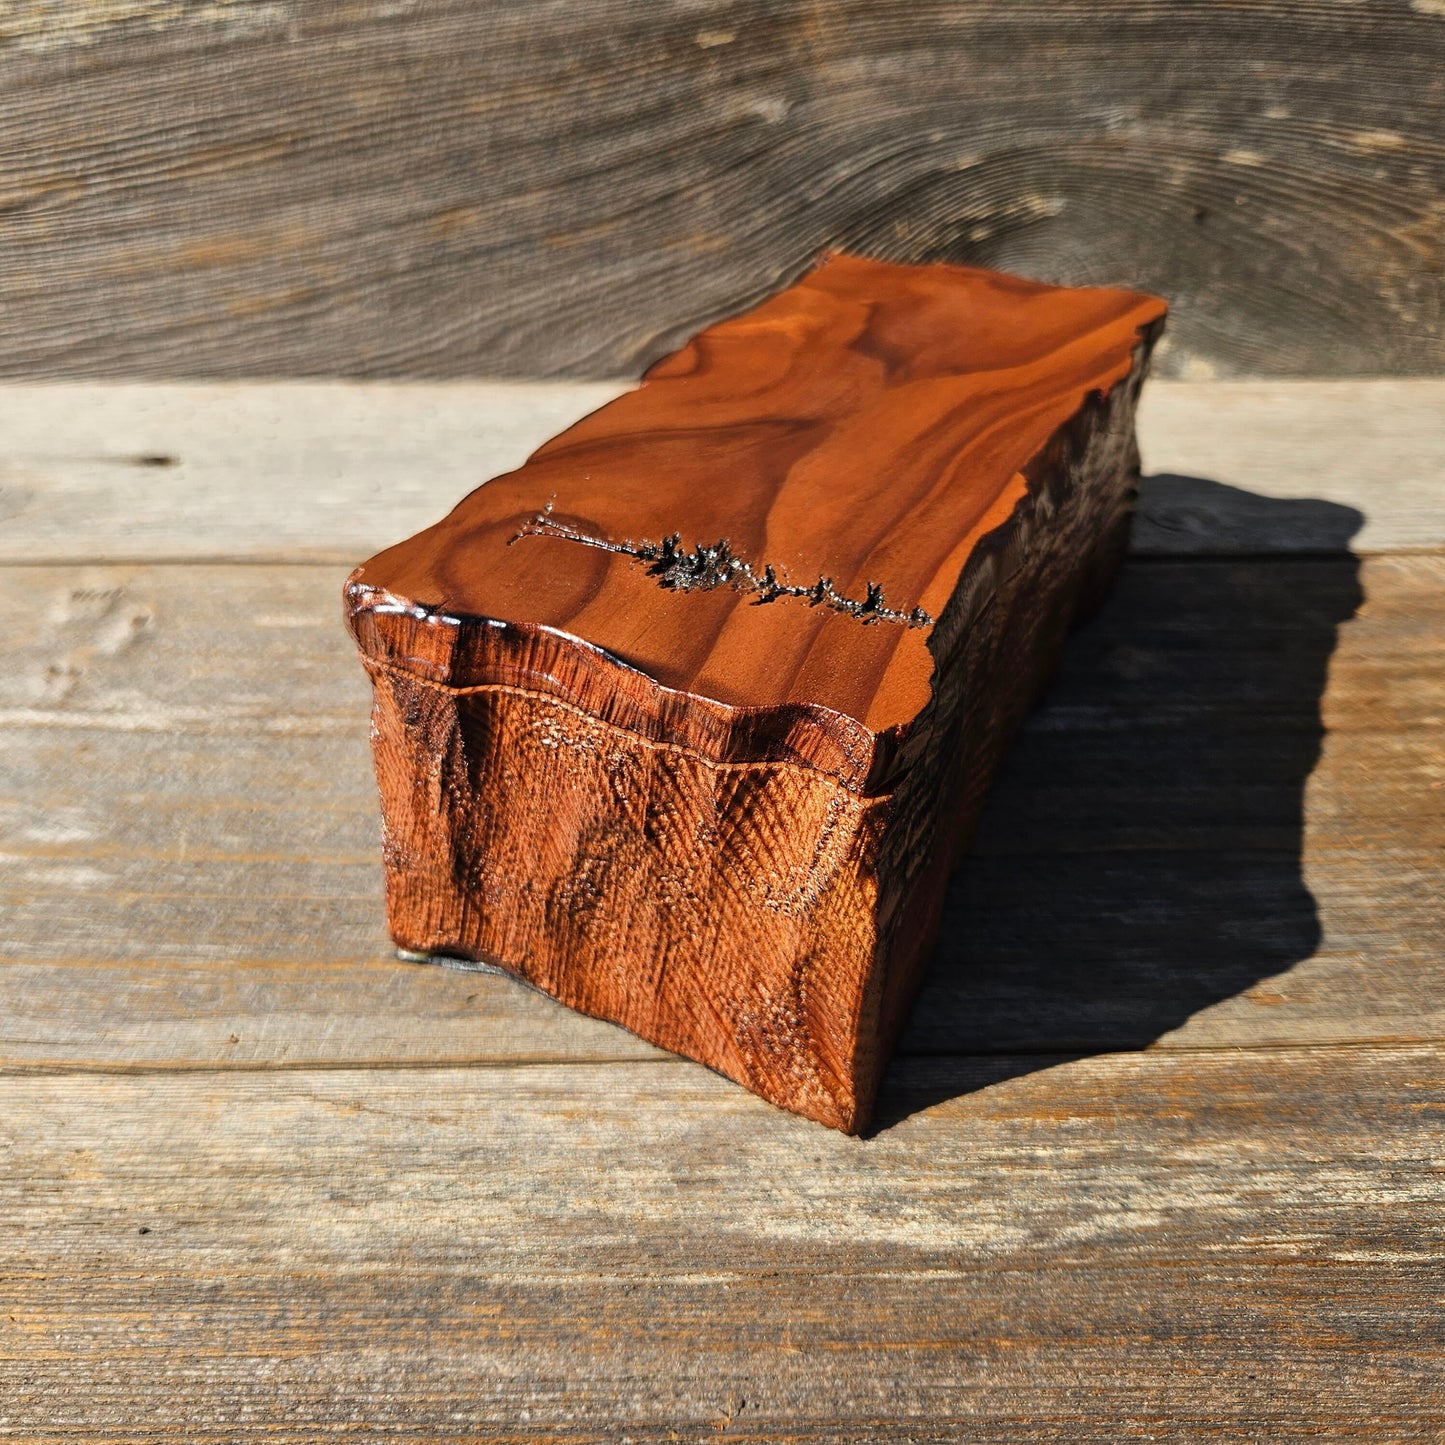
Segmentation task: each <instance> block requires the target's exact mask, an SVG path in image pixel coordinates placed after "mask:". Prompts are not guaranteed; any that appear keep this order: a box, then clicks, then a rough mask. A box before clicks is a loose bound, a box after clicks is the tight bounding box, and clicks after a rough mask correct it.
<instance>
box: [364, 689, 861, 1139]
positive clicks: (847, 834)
mask: <svg viewBox="0 0 1445 1445" xmlns="http://www.w3.org/2000/svg"><path fill="white" fill-rule="evenodd" d="M372 672H373V679H374V683H375V710H374V726H373V742H374V750H375V759H376V767H377V775H378V780H379V782H380V786H381V795H382V800H383V815H384V840H385V847H384V853H385V861H386V876H387V905H388V914H389V921H390V926H391V931H392V935H393V937H394V938H395V939H396V941H397V942H398V943H399V944H400V945H402V946H403V947H405V948H408V949H413V950H416V951H419V952H428V953H444V954H454V955H459V956H462V957H466V958H472V959H480V960H485V961H487V962H490V963H494V964H496V965H498V966H500V967H502V968H504V969H506V970H507V971H508V972H511V973H514V974H516V975H517V976H518V977H520V978H522V979H525V980H526V981H527V982H528V983H531V984H533V985H535V986H536V987H538V988H540V989H542V990H544V991H545V992H547V993H549V994H551V995H553V996H554V997H555V998H558V999H560V1000H561V1001H562V1002H563V1003H566V1004H568V1005H570V1006H571V1007H573V1008H576V1009H580V1010H582V1011H583V1012H585V1013H589V1014H593V1015H596V1016H598V1017H601V1018H605V1019H611V1020H613V1021H614V1022H617V1023H620V1024H622V1025H624V1026H625V1027H626V1028H629V1029H631V1030H632V1031H633V1032H634V1033H637V1034H639V1035H641V1036H642V1037H643V1038H646V1039H649V1040H651V1041H652V1042H654V1043H657V1044H660V1045H662V1046H663V1047H665V1048H669V1049H674V1050H676V1051H677V1052H679V1053H683V1054H687V1055H688V1056H690V1057H692V1058H695V1059H699V1060H701V1061H702V1062H704V1063H707V1064H709V1065H711V1066H712V1067H714V1068H716V1069H718V1070H720V1071H721V1072H722V1073H724V1074H727V1075H729V1076H730V1077H732V1078H734V1079H737V1080H738V1081H739V1082H741V1083H743V1084H745V1085H747V1086H748V1087H749V1088H750V1089H753V1090H754V1091H755V1092H757V1093H759V1094H761V1095H763V1096H764V1097H765V1098H768V1099H770V1100H772V1101H773V1102H774V1103H777V1104H780V1105H782V1106H783V1107H785V1108H788V1109H792V1110H794V1111H796V1112H798V1113H802V1114H806V1115H808V1116H809V1117H811V1118H815V1119H818V1120H820V1121H821V1122H824V1123H829V1124H832V1125H834V1126H836V1127H840V1128H851V1127H853V1124H854V1121H855V1117H856V1110H857V1092H856V1087H855V1081H854V1078H853V1074H852V1068H853V1061H854V1055H855V1052H856V1051H855V1047H854V1039H855V1034H856V1030H857V1026H858V1015H859V1009H860V1007H861V1002H862V997H863V992H864V987H865V982H866V978H867V975H868V973H869V971H870V969H871V967H872V964H873V960H874V957H875V954H876V932H875V908H876V901H877V888H876V884H875V881H874V875H875V855H876V841H877V827H878V822H879V819H880V817H881V815H882V810H883V804H882V802H881V801H880V800H878V799H868V798H865V797H863V796H861V795H859V794H857V793H855V792H851V791H849V790H848V789H847V788H845V787H843V786H841V785H840V784H839V782H838V781H837V779H836V778H832V777H829V776H828V775H826V774H823V773H820V772H818V771H817V770H815V769H811V768H807V767H804V766H800V765H797V764H789V763H776V762H771V763H770V762H761V763H759V762H751V763H718V762H716V761H713V760H709V759H705V758H703V757H702V756H700V755H699V754H697V753H696V752H694V751H692V750H690V749H687V748H682V747H676V746H670V745H665V744H658V743H657V742H655V741H653V740H650V739H647V738H643V737H640V736H638V735H637V734H634V733H630V732H627V731H624V730H622V729H619V728H616V727H614V726H611V725H609V724H607V723H604V722H601V721H600V720H599V719H597V718H595V717H592V716H590V715H589V714H587V713H585V712H583V711H582V710H580V709H578V708H575V707H573V706H571V705H568V704H565V703H562V702H560V701H559V700H557V699H555V698H551V697H547V696H544V695H539V694H536V693H531V692H528V691H526V690H523V689H518V688H511V687H506V686H497V687H476V688H469V689H453V688H449V687H446V686H442V685H438V684H436V683H432V682H428V681H425V680H423V679H419V678H417V677H416V676H414V675H412V674H410V673H407V672H405V671H402V670H400V669H394V668H387V667H382V666H378V665H376V664H375V663H373V664H372Z"/></svg>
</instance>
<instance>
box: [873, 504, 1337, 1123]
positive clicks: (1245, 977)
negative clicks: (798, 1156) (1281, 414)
mask: <svg viewBox="0 0 1445 1445" xmlns="http://www.w3.org/2000/svg"><path fill="white" fill-rule="evenodd" d="M1363 521H1364V518H1363V517H1362V516H1361V515H1360V513H1359V512H1357V511H1355V510H1354V509H1353V508H1350V507H1343V506H1338V505H1336V504H1334V503H1331V502H1323V501H1317V500H1301V501H1279V500H1274V499H1272V498H1267V497H1261V496H1257V495H1255V494H1252V493H1249V492H1244V491H1241V490H1240V489H1238V488H1235V487H1227V486H1224V485H1222V484H1220V483H1218V482H1210V481H1206V480H1203V479H1201V478H1197V477H1170V476H1159V477H1151V478H1146V479H1145V481H1144V483H1143V484H1142V486H1141V498H1140V519H1139V523H1138V527H1139V531H1140V532H1141V533H1142V532H1144V531H1146V530H1147V531H1148V533H1149V538H1150V551H1149V553H1147V554H1146V555H1142V556H1140V555H1134V556H1131V558H1130V559H1129V561H1128V563H1127V564H1126V566H1125V567H1124V569H1123V571H1122V572H1121V574H1120V578H1119V582H1118V585H1117V586H1116V588H1115V590H1114V592H1113V594H1112V595H1111V596H1110V598H1109V599H1108V601H1107V602H1106V603H1105V604H1104V606H1103V607H1102V608H1101V609H1100V611H1099V612H1098V614H1097V615H1096V616H1095V617H1094V618H1093V619H1092V620H1091V621H1089V622H1088V623H1087V624H1086V625H1084V626H1083V627H1081V628H1080V629H1079V630H1078V631H1077V632H1076V633H1075V634H1074V635H1073V636H1072V637H1071V638H1070V640H1069V642H1068V644H1067V645H1066V647H1065V651H1064V655H1063V658H1062V660H1061V662H1060V666H1059V670H1058V672H1057V674H1056V676H1055V679H1054V682H1053V684H1052V685H1051V686H1050V688H1049V691H1048V693H1047V695H1046V696H1045V698H1044V700H1043V701H1042V703H1041V704H1040V706H1039V707H1038V708H1037V709H1036V710H1035V711H1034V713H1033V714H1032V715H1031V717H1030V718H1029V720H1028V722H1027V723H1026V724H1025V726H1024V729H1023V731H1022V733H1021V735H1020V736H1019V738H1018V739H1017V741H1016V742H1015V744H1014V747H1013V749H1012V751H1011V752H1010V753H1009V755H1008V757H1007V759H1006V761H1005V763H1004V766H1003V768H1002V770H1001V771H1000V773H999V776H998V778H997V779H996V781H995V783H994V785H993V788H992V791H991V792H990V794H989V799H988V802H987V804H986V806H985V809H984V813H983V817H982V819H981V821H980V824H979V827H978V831H977V832H976V833H975V835H974V839H973V843H972V846H971V848H970V849H969V851H968V853H967V854H966V855H965V857H964V859H963V861H962V863H961V864H960V866H959V868H958V869H957V871H956V873H955V875H954V877H953V879H952V882H951V884H950V887H949V895H948V901H947V903H946V904H945V908H944V917H943V925H942V929H941V931H940V935H939V941H938V946H937V949H936V952H935V956H934V961H933V965H932V968H931V970H930V972H929V975H928V978H927V980H926V982H925V984H924V987H923V991H922V993H921V995H920V997H919V999H918V1002H917V1005H916V1006H915V1008H914V1010H913V1014H912V1016H911V1018H910V1021H909V1024H908V1027H907V1029H906V1030H905V1033H904V1036H903V1038H902V1040H901V1041H900V1044H899V1048H898V1053H897V1058H896V1061H895V1063H894V1065H893V1066H892V1067H891V1068H890V1070H889V1072H888V1075H887V1077H886V1078H885V1081H884V1086H883V1091H882V1095H881V1097H880V1099H879V1102H878V1108H877V1112H876V1116H875V1123H874V1130H875V1132H876V1131H877V1130H881V1129H885V1128H887V1127H889V1126H890V1125H892V1124H894V1123H897V1122H899V1121H900V1120H901V1119H904V1118H906V1117H908V1116H909V1115H910V1114H912V1113H914V1112H916V1111H918V1110H919V1109H923V1108H927V1107H928V1106H930V1105H931V1104H934V1103H939V1102H942V1101H943V1100H944V1099H947V1098H952V1097H955V1096H957V1095H958V1094H959V1093H960V1089H959V1087H957V1085H956V1084H955V1085H953V1086H950V1085H949V1083H948V1080H950V1079H955V1080H956V1079H957V1078H958V1077H959V1075H958V1073H957V1071H956V1070H953V1069H946V1068H945V1069H939V1068H932V1067H923V1066H920V1065H919V1064H918V1063H916V1062H915V1063H913V1064H910V1062H909V1061H910V1059H912V1060H915V1061H916V1060H919V1059H920V1058H928V1057H932V1058H934V1059H941V1058H943V1057H958V1056H972V1064H973V1065H974V1067H971V1068H970V1070H969V1071H968V1077H969V1078H970V1080H974V1079H975V1076H976V1081H974V1082H972V1083H971V1084H970V1085H968V1086H965V1087H964V1088H963V1089H962V1092H965V1093H966V1092H969V1091H970V1088H979V1087H985V1086H986V1085H987V1084H991V1083H998V1082H1001V1081H1002V1080H1004V1079H1007V1078H1012V1077H1016V1076H1017V1075H1019V1074H1023V1073H1029V1072H1032V1071H1033V1070H1035V1069H1037V1068H1045V1067H1051V1066H1052V1065H1054V1064H1057V1063H1059V1062H1061V1061H1062V1060H1063V1059H1064V1058H1069V1059H1077V1058H1081V1057H1086V1056H1088V1055H1092V1054H1097V1053H1109V1052H1114V1051H1118V1050H1129V1049H1140V1048H1143V1047H1145V1046H1146V1045H1148V1044H1150V1043H1152V1042H1154V1040H1156V1039H1158V1038H1159V1037H1160V1036H1161V1035H1162V1034H1165V1033H1167V1032H1169V1031H1170V1030H1172V1029H1175V1028H1178V1027H1179V1026H1180V1025H1181V1024H1182V1023H1184V1022H1185V1020H1186V1019H1188V1018H1189V1017H1190V1016H1191V1015H1192V1014H1195V1013H1197V1012H1198V1011H1199V1010H1200V1009H1203V1008H1207V1007H1209V1006H1210V1005H1211V1004H1215V1003H1218V1002H1220V1001H1221V1000H1222V999H1227V998H1231V997H1233V996H1234V995H1236V994H1239V993H1241V992H1243V991H1244V990H1245V989H1248V988H1250V987H1251V986H1252V985H1254V984H1256V983H1258V982H1259V981H1260V980H1261V979H1264V978H1267V977H1269V976H1271V975H1273V974H1277V973H1280V972H1282V971H1283V970H1285V969H1288V968H1289V967H1291V966H1292V965H1293V964H1295V963H1298V962H1299V961H1301V960H1302V959H1306V958H1309V957H1310V956H1311V954H1313V953H1314V951H1315V950H1316V948H1317V947H1318V945H1319V941H1320V924H1319V915H1318V912H1317V910H1316V907H1315V900H1314V897H1313V895H1312V894H1311V893H1310V891H1309V889H1308V888H1307V887H1306V886H1305V882H1304V878H1303V876H1302V874H1301V845H1302V840H1303V827H1304V789H1305V783H1306V780H1307V779H1308V778H1309V775H1310V773H1311V771H1312V770H1313V769H1314V766H1315V763H1316V762H1317V761H1318V758H1319V752H1320V742H1321V739H1322V737H1323V732H1324V729H1323V726H1322V723H1321V719H1320V699H1321V696H1322V695H1323V692H1324V688H1325V680H1326V673H1327V669H1328V665H1329V659H1330V654H1331V653H1332V652H1333V650H1334V646H1335V636H1336V632H1337V630H1338V628H1339V626H1340V624H1341V623H1343V622H1346V621H1348V620H1349V618H1350V617H1352V616H1353V615H1354V612H1355V610H1356V608H1357V607H1358V606H1359V604H1360V602H1361V600H1362V594H1361V591H1360V584H1359V577H1358V571H1359V569H1358V564H1357V562H1356V560H1355V558H1354V557H1353V556H1351V555H1350V553H1349V550H1348V548H1349V542H1350V538H1351V537H1352V536H1354V534H1355V533H1356V532H1357V531H1358V530H1359V527H1360V525H1361V524H1362V522H1363ZM1171 533H1172V534H1173V535H1174V536H1175V537H1176V538H1177V539H1178V542H1179V550H1180V551H1184V552H1188V553H1194V554H1201V553H1202V554H1205V555H1177V554H1176V555H1172V556H1171V555H1166V553H1165V549H1164V545H1163V539H1164V538H1165V537H1167V536H1168V535H1170V534H1171ZM1139 540H1142V537H1140V538H1139ZM1261 547H1263V548H1265V549H1268V550H1267V552H1266V554H1263V555H1261V554H1260V553H1259V550H1258V549H1260V548H1261ZM1211 553H1212V554H1214V555H1208V554H1211ZM1251 553H1252V554H1251Z"/></svg>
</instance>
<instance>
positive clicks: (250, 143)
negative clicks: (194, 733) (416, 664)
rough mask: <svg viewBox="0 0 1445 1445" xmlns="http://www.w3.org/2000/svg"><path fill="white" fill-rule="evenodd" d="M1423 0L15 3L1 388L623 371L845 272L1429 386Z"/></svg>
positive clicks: (1433, 291)
mask: <svg viewBox="0 0 1445 1445" xmlns="http://www.w3.org/2000/svg"><path fill="white" fill-rule="evenodd" d="M1442 179H1445V4H1442V3H1441V0H1316V3H1310V4H1292V3H1286V0H1252V3H1219V0H1216V3H1197V0H1097V3H1090V4H1083V3H1076V0H1048V3H1013V0H939V3H929V0H919V3H913V4H892V3H879V0H837V3H827V4H819V3H812V0H806V3H805V0H740V3H728V0H654V3H641V0H626V3H621V0H599V3H581V0H561V3H556V0H554V3H547V4H542V3H538V0H487V3H477V0H206V3H201V0H66V3H55V0H5V3H0V374H4V375H7V376H12V377H29V376H52V377H53V376H79V375H87V374H103V375H127V374H131V375H145V376H217V377H220V376H240V375H263V374H274V375H316V374H336V375H366V376H376V375H415V376H453V375H517V376H525V375H532V376H540V375H561V374H567V375H582V376H598V375H623V374H629V373H634V372H635V371H636V370H637V369H638V368H639V367H640V366H641V365H642V363H643V362H644V361H645V360H646V359H648V358H650V357H652V356H654V355H656V354H658V353H659V352H661V351H662V350H664V349H667V348H668V347H670V346H671V345H673V344H675V343H676V342H677V341H678V340H679V339H680V338H681V337H682V336H683V335H685V334H686V333H688V332H691V331H692V330H694V329H696V328H697V327H698V326H699V325H700V324H701V323H703V322H704V321H706V320H708V319H710V318H712V317H715V316H717V315H718V314H720V313H723V312H726V311H728V310H731V309H734V308H736V307H737V306H739V305H740V304H742V303H744V302H747V301H750V300H752V299H754V298H756V297H757V296H758V295H759V294H760V293H762V292H763V291H766V290H768V289H770V288H772V287H774V286H775V285H776V284H777V283H778V282H779V281H781V280H783V279H784V278H787V277H791V276H793V275H794V274H796V273H797V272H798V271H799V270H800V269H801V268H802V267H803V266H804V265H805V264H807V262H808V261H809V260H810V258H812V257H813V256H814V255H815V253H816V252H817V251H818V250H819V249H820V248H823V247H826V246H830V245H843V246H849V247H854V248H858V249H861V250H863V251H866V252H869V253H873V254H879V255H884V256H888V257H891V258H896V259H910V260H917V259H940V258H946V259H952V260H962V261H969V262H977V263H982V264H986V265H991V266H998V267H1002V268H1005V269H1012V270H1018V271H1020V272H1023V273H1025V274H1031V275H1036V276H1039V277H1042V278H1044V279H1049V280H1061V281H1073V282H1123V283H1131V284H1138V285H1141V286H1144V287H1147V288H1149V289H1152V290H1155V291H1158V292H1160V293H1162V294H1163V295H1165V296H1167V297H1169V298H1170V300H1171V301H1172V302H1173V304H1174V307H1175V319H1174V322H1173V325H1172V328H1171V331H1170V334H1169V338H1168V341H1167V344H1166V348H1165V350H1164V352H1163V354H1162V355H1161V357H1160V368H1161V371H1162V372H1163V373H1164V374H1174V375H1180V376H1230V375H1251V374H1252V375H1262V374H1274V375H1283V374H1290V373H1312V374H1329V373H1395V374H1400V373H1409V372H1422V371H1432V370H1434V371H1438V370H1441V369H1445V347H1442V341H1441V328H1440V324H1439V323H1440V314H1441V299H1440V285H1441V282H1440V277H1441V265H1442V251H1445V201H1442V191H1445V186H1442Z"/></svg>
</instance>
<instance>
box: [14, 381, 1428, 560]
mask: <svg viewBox="0 0 1445 1445" xmlns="http://www.w3.org/2000/svg"><path fill="white" fill-rule="evenodd" d="M621 389H622V386H621V384H620V383H607V382H577V383H549V384H542V383H537V384H525V383H496V382H456V383H446V384H428V385H422V384H410V385H407V384H374V385H369V384H365V383H342V382H324V383H322V382H318V383H290V384H277V383H259V382H258V383H234V384H210V385H207V384H201V383H192V384H185V385H175V384H172V385H165V384H153V385H151V384H125V383H106V384H82V383H75V384H65V383H57V384H53V385H46V386H38V385H31V386H26V385H9V386H0V438H3V442H0V518H3V520H4V522H5V528H4V531H3V533H0V562H22V563H31V562H44V561H54V562H75V561H84V562H89V561H105V560H111V561H125V560H146V559H152V560H189V561H196V560H201V559H206V558H214V559H236V560H246V561H257V560H273V561H284V560H311V561H320V562H327V563H333V564H335V565H337V566H342V567H346V568H350V567H352V566H354V565H356V563H358V562H360V561H362V560H363V559H364V558H365V557H367V556H369V555H370V554H371V553H372V552H374V551H377V550H379V549H380V548H382V547H384V546H389V545H390V544H391V543H393V542H396V541H400V540H401V538H403V537H405V536H408V535H410V534H411V533H412V532H414V531H416V530H418V529H419V528H421V527H424V526H428V525H430V524H431V523H432V522H434V521H436V520H437V518H439V517H440V516H442V515H443V514H444V513H445V512H446V511H448V510H449V509H450V508H451V507H452V506H453V505H454V504H455V503H456V502H457V501H459V500H460V499H461V497H462V496H463V495H465V493H467V492H468V491H470V490H471V489H472V487H474V486H477V485H479V484H480V483H481V482H483V481H485V480H486V479H487V478H488V477H490V476H494V475H496V474H497V473H499V472H502V471H505V470H507V469H508V468H509V467H513V466H516V465H518V464H519V463H520V462H521V461H522V460H523V459H524V457H525V456H526V455H527V453H528V452H529V451H531V450H532V449H533V448H534V447H536V446H538V445H540V443H541V442H543V441H545V440H546V439H547V438H548V437H549V436H551V435H552V434H553V433H555V432H556V431H559V430H560V429H561V428H562V427H564V426H566V425H567V424H569V423H570V422H571V421H573V420H575V419H576V418H577V417H578V416H580V415H582V414H583V413H585V412H587V411H589V410H592V409H593V408H595V407H597V406H600V405H601V404H602V403H603V402H605V401H607V400H608V399H609V398H611V397H612V396H614V395H616V394H617V393H618V392H619V391H620V390H621ZM1442 414H1445V380H1411V381H1373V382H1349V383H1332V382H1319V381H1313V382H1271V383H1263V382H1240V383H1213V384H1207V385H1205V384H1200V385H1195V384H1190V383H1173V384H1171V383H1168V382H1158V381H1156V382H1152V383H1150V385H1149V386H1148V387H1146V389H1145V400H1144V405H1143V409H1142V413H1141V419H1140V433H1141V438H1142V442H1143V447H1144V453H1145V464H1146V469H1147V471H1148V472H1149V473H1150V474H1151V475H1150V476H1149V478H1147V479H1146V481H1145V483H1144V486H1143V489H1142V498H1141V515H1140V519H1139V523H1138V525H1137V526H1136V529H1135V537H1134V546H1135V550H1136V551H1140V552H1146V553H1149V554H1153V555H1196V554H1226V555H1228V554H1237V553H1259V552H1281V551H1284V552H1290V551H1304V552H1340V551H1344V550H1345V549H1346V548H1347V547H1348V548H1352V549H1353V550H1355V551H1356V552H1358V553H1362V554H1365V553H1372V552H1379V551H1389V550H1395V549H1402V548H1438V547H1441V546H1445V487H1442V486H1441V484H1440V483H1441V479H1442V477H1445V427H1442V426H1441V425H1440V421H1439V418H1440V417H1441V415H1442ZM157 462H159V463H160V464H156V463H157Z"/></svg>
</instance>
